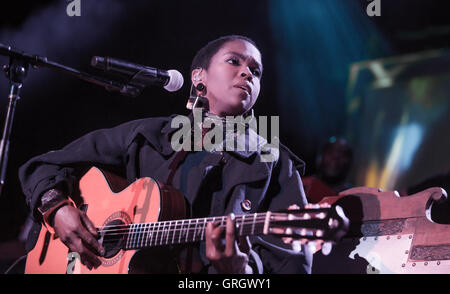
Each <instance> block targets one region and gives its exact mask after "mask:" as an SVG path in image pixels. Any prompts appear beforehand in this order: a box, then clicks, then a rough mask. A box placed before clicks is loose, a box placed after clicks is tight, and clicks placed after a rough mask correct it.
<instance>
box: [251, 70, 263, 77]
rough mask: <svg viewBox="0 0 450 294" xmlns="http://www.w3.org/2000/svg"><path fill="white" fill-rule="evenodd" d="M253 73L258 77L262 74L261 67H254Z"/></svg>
mask: <svg viewBox="0 0 450 294" xmlns="http://www.w3.org/2000/svg"><path fill="white" fill-rule="evenodd" d="M252 73H253V75H255V76H257V77H259V76H261V71H260V70H259V69H253V70H252Z"/></svg>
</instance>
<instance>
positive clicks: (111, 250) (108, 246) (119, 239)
mask: <svg viewBox="0 0 450 294" xmlns="http://www.w3.org/2000/svg"><path fill="white" fill-rule="evenodd" d="M121 225H125V223H124V222H123V221H122V220H120V219H116V220H113V221H111V222H109V223H107V224H106V225H105V227H106V228H104V229H103V230H104V231H105V232H104V235H103V243H102V245H103V248H105V256H104V257H105V258H111V257H113V256H115V255H116V254H117V253H118V252H119V251H120V250H121V249H122V248H123V244H124V242H125V237H126V234H123V232H124V230H123V229H121V227H120V226H121ZM117 226H119V227H117ZM109 227H110V228H109Z"/></svg>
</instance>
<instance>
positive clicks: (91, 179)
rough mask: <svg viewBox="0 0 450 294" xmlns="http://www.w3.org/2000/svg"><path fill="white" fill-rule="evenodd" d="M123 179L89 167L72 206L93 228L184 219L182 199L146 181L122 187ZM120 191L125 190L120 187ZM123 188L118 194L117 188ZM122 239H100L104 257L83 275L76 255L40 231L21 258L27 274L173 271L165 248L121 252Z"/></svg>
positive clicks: (170, 253)
mask: <svg viewBox="0 0 450 294" xmlns="http://www.w3.org/2000/svg"><path fill="white" fill-rule="evenodd" d="M125 184H128V183H126V182H124V180H123V179H120V178H118V177H117V176H114V175H112V174H108V173H106V172H103V171H101V170H99V169H97V168H95V167H93V168H91V169H90V170H89V171H88V172H87V173H86V174H85V175H84V176H83V177H82V179H81V180H80V192H81V193H80V196H81V197H80V200H79V201H75V202H78V203H76V205H77V207H78V208H80V209H82V210H84V211H85V212H86V214H87V216H88V217H89V218H90V220H91V221H92V222H93V223H94V225H95V226H96V227H105V226H111V225H116V226H117V225H118V226H121V225H130V224H133V223H149V222H157V221H160V220H167V219H179V218H183V217H185V214H186V203H185V199H184V197H183V195H182V194H181V193H180V192H179V191H177V190H176V189H173V188H171V187H169V186H164V185H162V184H161V183H158V182H156V181H154V180H153V179H151V178H141V179H139V180H137V181H136V182H134V183H132V184H131V185H129V186H126V187H125ZM124 187H125V188H124ZM123 188H124V189H123ZM123 242H126V240H125V237H123V239H120V238H119V239H118V240H112V239H109V240H108V239H105V240H103V246H104V247H105V249H106V256H105V257H104V258H102V257H100V259H101V261H102V265H101V266H99V267H98V268H97V269H92V270H89V269H88V268H87V267H85V266H83V265H82V264H81V262H80V259H79V258H78V254H77V253H69V250H68V248H67V247H66V246H65V245H64V244H63V243H62V242H61V240H60V239H59V238H58V237H57V236H56V235H55V234H52V233H50V232H49V231H48V230H47V229H46V228H45V226H43V227H42V229H41V232H40V235H39V239H38V241H37V243H36V245H35V247H34V249H33V250H31V251H30V252H29V254H28V257H27V262H26V267H25V273H27V274H65V273H80V274H84V273H89V274H93V273H95V274H125V273H144V272H145V273H148V272H150V273H151V272H155V273H164V272H174V271H175V272H176V271H177V263H176V262H175V257H174V253H173V251H171V250H169V248H167V247H154V248H147V249H140V250H123V249H121V246H122V245H123Z"/></svg>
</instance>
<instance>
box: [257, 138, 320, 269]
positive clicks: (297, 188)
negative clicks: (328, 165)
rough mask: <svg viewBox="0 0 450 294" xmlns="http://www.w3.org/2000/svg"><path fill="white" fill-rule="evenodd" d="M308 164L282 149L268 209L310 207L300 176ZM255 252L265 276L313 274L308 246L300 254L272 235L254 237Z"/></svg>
mask: <svg viewBox="0 0 450 294" xmlns="http://www.w3.org/2000/svg"><path fill="white" fill-rule="evenodd" d="M303 170H304V162H303V161H301V160H300V159H298V158H297V157H296V156H295V155H294V154H293V153H291V152H290V151H289V150H288V149H287V148H286V147H284V146H282V145H280V158H279V160H278V162H277V163H276V164H275V166H274V167H273V168H272V175H271V181H270V185H269V189H268V191H267V194H266V197H265V198H266V205H265V209H267V210H270V211H280V210H284V209H287V208H288V207H289V206H290V205H292V204H297V205H298V206H300V207H304V206H305V205H306V204H307V200H306V196H305V192H304V190H303V185H302V181H301V178H300V173H303ZM253 238H254V240H252V241H253V244H254V245H255V246H254V248H253V250H254V251H255V252H256V253H257V254H258V255H259V257H260V259H261V262H262V264H263V268H264V273H276V274H305V273H311V266H312V254H311V252H310V251H309V250H308V248H307V247H306V246H301V250H300V252H296V251H294V250H292V247H291V245H289V244H285V243H283V241H282V240H281V239H280V238H279V237H275V236H272V235H266V236H258V237H253Z"/></svg>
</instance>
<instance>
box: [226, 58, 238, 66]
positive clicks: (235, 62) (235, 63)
mask: <svg viewBox="0 0 450 294" xmlns="http://www.w3.org/2000/svg"><path fill="white" fill-rule="evenodd" d="M227 62H228V63H230V64H233V65H239V60H238V59H237V58H230V59H228V60H227Z"/></svg>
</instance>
